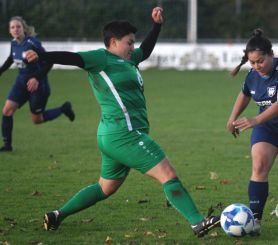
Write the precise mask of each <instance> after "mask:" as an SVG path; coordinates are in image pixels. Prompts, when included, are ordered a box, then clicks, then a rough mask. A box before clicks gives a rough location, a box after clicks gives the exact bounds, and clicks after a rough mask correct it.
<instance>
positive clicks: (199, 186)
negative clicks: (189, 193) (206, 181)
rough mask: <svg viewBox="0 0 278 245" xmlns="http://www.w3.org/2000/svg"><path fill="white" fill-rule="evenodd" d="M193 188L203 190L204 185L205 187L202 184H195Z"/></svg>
mask: <svg viewBox="0 0 278 245" xmlns="http://www.w3.org/2000/svg"><path fill="white" fill-rule="evenodd" d="M195 189H196V190H205V189H206V187H205V186H204V185H197V186H196V187H195Z"/></svg>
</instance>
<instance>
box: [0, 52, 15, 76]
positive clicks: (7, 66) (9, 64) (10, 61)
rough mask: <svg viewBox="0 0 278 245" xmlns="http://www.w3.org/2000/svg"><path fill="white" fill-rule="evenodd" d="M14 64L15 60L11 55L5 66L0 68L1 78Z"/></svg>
mask: <svg viewBox="0 0 278 245" xmlns="http://www.w3.org/2000/svg"><path fill="white" fill-rule="evenodd" d="M12 64H13V58H12V55H11V54H10V55H9V57H8V58H7V59H6V61H5V62H4V64H3V65H2V66H1V67H0V76H1V74H2V73H3V72H4V71H6V70H8V69H9V68H10V66H11V65H12Z"/></svg>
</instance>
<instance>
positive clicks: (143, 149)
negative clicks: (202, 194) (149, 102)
mask: <svg viewBox="0 0 278 245" xmlns="http://www.w3.org/2000/svg"><path fill="white" fill-rule="evenodd" d="M152 19H153V22H154V24H153V28H152V30H151V31H150V32H149V34H148V35H147V37H146V38H145V39H144V41H143V42H142V44H141V45H140V47H139V48H137V49H134V43H135V33H136V31H137V29H136V28H135V27H134V26H133V25H131V24H130V23H129V22H127V21H113V22H110V23H108V24H107V25H106V26H105V27H104V29H103V37H104V44H105V46H106V49H98V50H92V51H87V52H78V53H71V52H46V53H41V54H37V53H35V52H34V51H29V52H27V55H26V58H27V60H28V61H29V62H32V61H35V60H37V59H43V60H46V61H48V62H50V63H55V64H63V65H75V66H78V67H80V68H82V69H84V70H85V71H87V72H88V75H89V81H90V83H91V86H92V89H93V91H94V95H95V97H96V99H97V102H98V103H99V105H100V108H101V119H100V124H99V127H98V133H97V142H98V146H99V149H100V151H101V156H102V165H101V174H100V178H99V181H98V182H97V183H95V184H93V185H90V186H88V187H85V188H83V189H82V190H80V191H79V192H78V193H76V194H75V195H74V196H73V197H72V198H71V199H70V200H69V201H68V202H67V203H66V204H65V205H64V206H63V207H62V208H60V209H58V210H55V211H52V212H49V213H46V214H45V216H44V227H45V229H46V230H56V229H57V228H58V226H59V225H60V224H61V222H62V221H63V220H64V219H65V218H66V217H67V216H69V215H71V214H74V213H76V212H79V211H81V210H84V209H85V208H88V207H90V206H92V205H94V204H96V203H97V202H99V201H102V200H104V199H106V198H108V197H109V196H110V195H112V194H113V193H115V192H116V191H117V190H118V189H119V187H120V186H121V185H122V183H123V182H124V181H125V179H126V177H127V175H128V173H129V170H130V169H131V168H132V169H136V170H138V171H140V172H141V173H142V174H145V175H147V176H150V177H153V178H154V179H156V180H158V181H159V182H160V183H161V184H162V186H163V190H164V193H165V196H166V198H167V200H168V201H169V202H170V203H171V205H172V206H173V207H175V208H176V209H177V210H178V211H179V212H180V213H181V214H182V215H183V216H184V217H185V219H186V220H187V221H188V222H189V223H190V224H191V227H192V229H193V232H194V233H195V234H196V235H197V236H198V237H202V236H204V235H205V234H207V233H208V231H209V230H211V229H212V228H214V227H216V226H219V217H218V216H208V217H206V218H204V216H203V215H201V214H200V213H199V211H198V210H197V207H196V206H195V204H194V202H193V200H192V198H191V197H190V194H189V193H188V192H187V190H186V189H185V188H184V186H183V185H182V183H181V181H180V180H179V179H178V177H177V175H176V171H175V170H174V168H173V167H172V165H171V163H170V161H169V159H168V158H167V157H166V156H165V153H164V152H163V150H162V149H161V148H160V146H159V145H158V144H157V143H156V142H155V141H154V140H153V139H152V138H151V137H150V135H149V134H148V132H149V122H148V119H147V110H146V102H145V97H144V94H143V90H144V87H143V85H144V84H143V79H142V77H141V75H140V72H139V70H138V64H139V63H140V62H142V61H144V60H145V59H147V58H148V57H149V56H150V54H151V52H152V50H153V48H154V46H155V43H156V41H157V38H158V35H159V32H160V28H161V24H162V22H163V19H162V9H161V8H160V7H155V8H154V9H153V11H152Z"/></svg>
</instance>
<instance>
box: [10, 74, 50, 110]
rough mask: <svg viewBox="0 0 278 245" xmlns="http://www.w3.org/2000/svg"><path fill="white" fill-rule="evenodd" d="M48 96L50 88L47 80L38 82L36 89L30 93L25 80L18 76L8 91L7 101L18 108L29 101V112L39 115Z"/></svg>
mask: <svg viewBox="0 0 278 245" xmlns="http://www.w3.org/2000/svg"><path fill="white" fill-rule="evenodd" d="M49 95H50V87H49V84H48V81H47V79H43V80H40V84H39V87H38V89H37V90H36V91H35V92H33V93H30V92H29V91H28V90H27V85H26V82H25V79H24V78H23V77H22V76H20V75H19V76H17V78H16V81H15V83H14V85H13V87H12V88H11V90H10V93H9V96H8V99H9V100H11V101H14V102H16V103H17V104H18V107H19V108H20V107H21V106H23V105H24V104H25V103H26V102H27V101H29V106H30V111H31V112H32V113H33V114H41V113H43V112H44V110H45V107H46V104H47V100H48V97H49Z"/></svg>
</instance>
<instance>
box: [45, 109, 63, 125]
mask: <svg viewBox="0 0 278 245" xmlns="http://www.w3.org/2000/svg"><path fill="white" fill-rule="evenodd" d="M62 113H63V112H62V109H61V107H58V108H54V109H49V110H47V111H44V112H43V120H44V122H47V121H51V120H53V119H55V118H57V117H59V116H61V115H62Z"/></svg>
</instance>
